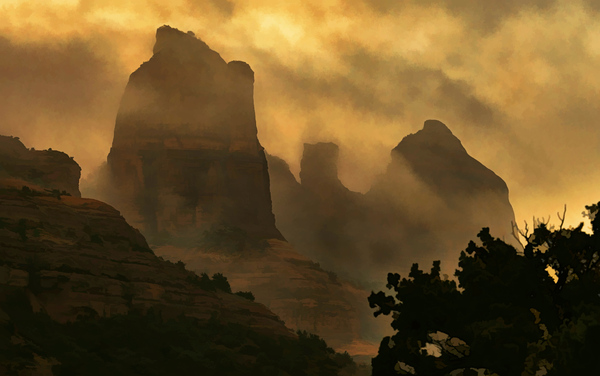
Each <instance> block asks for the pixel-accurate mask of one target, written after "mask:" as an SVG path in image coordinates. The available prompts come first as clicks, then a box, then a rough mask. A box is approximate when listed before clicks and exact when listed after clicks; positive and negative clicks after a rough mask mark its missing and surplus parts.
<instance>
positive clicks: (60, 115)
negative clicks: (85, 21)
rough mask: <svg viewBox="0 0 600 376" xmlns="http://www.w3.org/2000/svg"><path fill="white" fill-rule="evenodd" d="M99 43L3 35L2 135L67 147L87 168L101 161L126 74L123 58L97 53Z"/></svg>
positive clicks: (0, 39)
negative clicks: (23, 39)
mask: <svg viewBox="0 0 600 376" xmlns="http://www.w3.org/2000/svg"><path fill="white" fill-rule="evenodd" d="M99 43H100V44H101V43H102V42H101V41H93V40H90V39H87V40H86V39H82V38H72V39H67V40H61V41H56V42H47V43H41V42H31V43H13V42H11V41H10V40H8V39H7V38H4V37H0V81H2V85H1V86H0V98H2V100H0V113H2V114H3V117H2V120H1V123H0V133H2V134H12V135H14V136H19V137H21V139H22V140H23V142H24V143H25V144H26V145H27V146H35V147H37V148H50V147H51V148H54V149H58V150H62V151H65V152H67V153H68V154H70V155H71V156H74V157H76V159H77V161H78V162H79V163H81V164H82V165H84V167H91V166H93V165H96V164H98V163H99V162H100V161H101V160H102V157H101V153H103V152H105V148H103V147H98V140H102V142H101V143H105V142H106V138H107V137H106V136H107V134H109V132H110V126H111V123H112V121H113V119H114V113H115V111H116V109H117V106H118V102H119V96H120V91H121V90H122V87H123V83H124V82H123V78H125V77H124V75H123V72H121V71H120V66H119V65H118V63H117V62H115V61H112V60H110V59H108V58H107V57H106V56H101V55H99V54H98V53H97V52H96V51H95V50H96V49H98V50H102V48H101V47H99V45H98V44H99ZM102 146H104V145H102Z"/></svg>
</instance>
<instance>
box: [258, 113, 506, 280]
mask: <svg viewBox="0 0 600 376" xmlns="http://www.w3.org/2000/svg"><path fill="white" fill-rule="evenodd" d="M337 153H338V151H337V146H336V145H334V144H332V143H327V144H326V143H318V144H314V145H311V144H305V146H304V154H303V157H302V162H301V171H300V179H301V181H300V183H298V182H297V181H296V179H295V178H294V176H293V175H292V173H291V172H290V170H289V167H288V166H287V164H286V163H285V161H283V160H281V159H279V158H277V157H274V156H268V161H269V169H270V173H271V192H272V197H273V210H274V212H275V216H276V221H277V226H278V228H279V229H280V230H281V231H282V233H283V234H284V236H286V238H287V239H288V240H289V241H290V242H291V243H292V244H293V245H294V246H295V247H296V248H297V249H298V250H299V251H300V252H302V253H303V254H305V255H307V256H308V257H311V258H313V259H315V260H317V261H319V262H320V263H321V264H322V265H323V266H324V267H325V268H329V269H331V270H334V271H336V272H337V273H339V274H341V275H342V276H344V277H346V278H350V279H352V280H355V281H359V282H361V283H363V284H367V285H369V284H370V283H372V282H374V281H376V280H382V279H383V278H384V276H385V275H387V272H389V271H391V270H395V271H407V270H408V268H410V265H411V264H412V263H413V262H427V263H428V262H430V261H432V260H434V259H440V258H441V259H444V260H446V259H450V260H452V263H446V267H447V268H448V269H446V270H447V272H448V273H451V272H452V270H453V269H452V267H453V266H454V263H455V261H454V260H455V259H456V257H455V256H456V255H457V254H458V253H459V252H460V251H461V250H462V249H464V247H465V246H466V245H467V243H468V241H469V240H471V239H473V238H474V237H475V235H476V234H477V233H478V231H479V230H480V229H481V228H482V227H484V226H486V227H491V231H492V233H493V234H494V235H495V236H497V237H505V238H508V239H510V236H509V235H510V231H511V221H514V214H513V210H512V206H511V205H510V202H509V200H508V188H507V186H506V184H505V183H504V181H503V180H502V179H501V178H500V177H498V176H497V175H496V174H494V173H493V172H492V171H491V170H489V169H488V168H486V167H485V166H484V165H482V164H481V163H479V162H478V161H477V160H475V159H474V158H472V157H471V156H470V155H469V154H468V153H467V151H466V150H465V149H464V147H463V146H462V144H461V142H460V140H458V138H456V137H455V136H454V135H453V134H452V132H451V131H450V130H449V129H448V128H447V127H446V126H445V125H444V124H443V123H441V122H439V121H436V120H428V121H426V122H425V125H424V127H423V129H422V130H420V131H418V132H417V133H415V134H411V135H408V136H406V137H405V138H404V139H403V140H402V141H401V142H400V143H399V144H398V146H396V147H395V148H394V149H393V150H392V153H391V154H392V161H391V163H390V164H389V166H388V168H387V170H386V172H385V173H383V174H382V175H380V176H379V177H378V178H377V179H376V181H375V182H374V184H373V186H372V187H371V189H370V190H369V191H368V192H367V193H366V194H361V193H357V192H352V191H350V190H348V189H347V188H346V187H345V186H344V185H343V184H342V183H341V182H340V180H339V179H338V176H337Z"/></svg>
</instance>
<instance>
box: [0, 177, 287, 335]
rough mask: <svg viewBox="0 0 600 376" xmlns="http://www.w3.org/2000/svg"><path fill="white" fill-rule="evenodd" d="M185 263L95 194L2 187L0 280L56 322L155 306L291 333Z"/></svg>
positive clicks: (265, 311) (171, 312)
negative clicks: (203, 283)
mask: <svg viewBox="0 0 600 376" xmlns="http://www.w3.org/2000/svg"><path fill="white" fill-rule="evenodd" d="M198 280H199V279H198V277H197V276H196V275H195V274H194V273H192V272H190V271H188V270H186V269H185V268H184V266H183V264H181V263H179V264H177V263H171V262H168V261H164V260H161V259H160V258H158V257H157V256H155V255H154V253H153V252H152V250H151V249H150V248H149V247H148V244H147V243H146V241H145V239H144V237H143V236H142V235H141V234H140V233H139V232H138V231H137V230H135V229H134V228H132V227H131V226H129V225H128V224H127V222H125V219H124V218H123V217H122V216H121V215H120V214H119V212H118V211H117V210H115V209H114V208H112V207H110V206H109V205H107V204H105V203H102V202H100V201H96V200H92V199H82V198H76V197H69V196H61V197H60V198H56V197H53V196H49V195H44V194H43V193H41V192H35V191H34V192H31V193H29V192H28V193H26V194H24V192H23V191H21V190H14V189H6V188H4V189H2V190H0V287H2V288H18V289H25V290H26V291H27V292H28V296H29V299H30V302H31V304H32V306H33V307H34V309H37V310H44V311H45V312H47V313H48V314H49V315H50V316H51V317H52V318H53V319H55V320H57V321H59V322H65V321H72V320H74V319H76V318H77V317H78V316H79V315H81V314H85V315H89V314H90V313H93V314H94V315H99V316H112V315H116V314H126V313H128V312H130V311H132V310H135V311H136V312H145V311H147V310H148V309H149V308H154V309H155V310H160V311H161V313H162V315H163V316H164V317H166V318H168V317H177V316H179V315H185V316H190V317H195V318H198V319H201V320H206V319H209V318H210V317H211V315H215V314H216V315H218V316H219V318H220V319H222V320H223V321H225V322H234V323H240V324H244V325H247V326H250V327H252V328H254V329H255V330H257V331H263V332H267V333H270V334H277V335H290V332H289V330H288V329H287V328H286V327H285V326H284V324H283V323H282V322H281V321H280V320H279V319H278V318H277V316H275V314H273V313H272V312H271V311H269V310H268V309H267V308H265V307H264V306H263V305H261V304H258V303H254V302H251V301H249V300H247V299H244V298H242V297H239V296H236V295H232V294H228V293H225V292H212V291H206V290H204V289H202V288H201V287H200V286H199V282H198Z"/></svg>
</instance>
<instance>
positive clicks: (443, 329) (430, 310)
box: [369, 202, 600, 376]
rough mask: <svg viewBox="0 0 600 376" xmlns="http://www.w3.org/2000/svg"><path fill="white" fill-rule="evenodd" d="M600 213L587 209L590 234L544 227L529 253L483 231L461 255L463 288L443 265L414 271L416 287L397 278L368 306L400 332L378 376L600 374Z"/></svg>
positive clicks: (386, 342)
mask: <svg viewBox="0 0 600 376" xmlns="http://www.w3.org/2000/svg"><path fill="white" fill-rule="evenodd" d="M599 206H600V202H599V203H598V204H594V205H591V206H586V209H587V215H588V216H589V218H590V220H591V225H592V226H591V227H592V228H591V230H592V233H591V234H588V233H586V232H585V231H583V226H584V225H583V223H581V224H580V225H579V226H578V227H576V228H569V229H563V228H562V224H561V226H560V228H558V229H556V230H555V229H554V228H553V227H552V226H549V225H548V224H545V223H538V224H537V226H536V228H535V229H534V230H533V233H531V234H528V233H521V234H522V235H523V236H524V237H525V245H524V247H523V249H522V250H517V249H516V248H515V247H513V246H512V245H510V244H507V243H506V242H504V241H502V240H500V239H496V238H493V237H492V236H491V235H490V232H489V229H488V228H484V229H482V230H481V232H480V233H479V234H478V238H479V240H480V242H478V243H475V242H474V241H471V242H470V243H469V244H468V246H467V248H466V250H465V251H463V252H461V254H460V259H459V260H460V261H459V268H458V270H456V273H455V276H456V277H457V280H458V284H457V282H456V281H454V280H450V279H448V278H443V277H441V276H440V262H439V261H435V262H434V263H433V267H432V268H431V270H430V271H429V272H428V273H427V272H424V271H422V270H420V269H419V266H418V265H417V264H414V265H413V266H412V269H411V271H410V273H409V275H408V278H401V276H400V275H399V274H397V273H389V274H388V278H387V288H388V289H390V290H392V291H393V294H392V295H391V296H390V295H386V293H384V292H383V291H380V292H378V293H371V296H370V297H369V304H370V306H371V308H376V311H375V312H374V315H375V316H376V317H377V316H378V315H381V314H383V315H390V314H391V315H392V317H393V321H392V328H393V329H394V331H395V334H394V335H392V336H390V337H385V338H383V340H382V341H381V344H380V347H379V353H378V355H377V356H376V357H375V358H374V359H373V361H372V364H373V375H377V376H387V375H399V374H416V375H453V376H457V375H477V374H487V375H501V376H505V375H508V376H510V375H579V374H600V373H598V371H600V362H599V360H598V359H596V356H597V354H598V350H600V345H599V344H598V343H599V342H598V341H599V338H600V272H599V259H600V257H599V256H600V255H599V253H600V215H597V214H598V209H599ZM551 273H552V274H554V276H552V275H551ZM592 371H596V372H595V373H590V372H592Z"/></svg>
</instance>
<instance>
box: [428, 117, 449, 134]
mask: <svg viewBox="0 0 600 376" xmlns="http://www.w3.org/2000/svg"><path fill="white" fill-rule="evenodd" d="M423 131H425V132H440V133H444V132H445V133H449V134H452V131H451V130H450V129H449V128H448V127H447V126H446V124H444V123H442V122H441V121H439V120H434V119H429V120H425V124H424V125H423Z"/></svg>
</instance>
